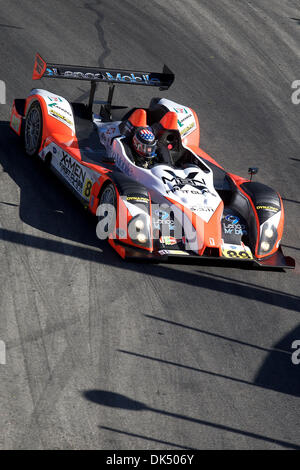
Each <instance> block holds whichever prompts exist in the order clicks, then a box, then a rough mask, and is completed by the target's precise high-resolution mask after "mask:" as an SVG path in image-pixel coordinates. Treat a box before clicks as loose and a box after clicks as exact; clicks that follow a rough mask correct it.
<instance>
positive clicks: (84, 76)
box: [32, 54, 175, 90]
mask: <svg viewBox="0 0 300 470" xmlns="http://www.w3.org/2000/svg"><path fill="white" fill-rule="evenodd" d="M44 77H47V78H64V79H67V78H69V79H73V80H85V81H90V82H103V83H108V84H126V85H143V86H154V87H159V88H160V90H167V89H168V88H169V87H170V86H171V85H172V83H173V81H174V78H175V76H174V74H173V73H172V72H171V70H170V69H169V68H168V67H167V66H166V65H164V68H163V71H162V73H157V72H138V71H135V70H123V69H108V68H103V67H84V66H80V65H79V66H76V65H62V64H49V63H47V62H46V61H45V60H44V59H43V58H42V57H41V56H40V55H39V54H36V57H35V63H34V69H33V75H32V79H33V80H38V79H40V78H44Z"/></svg>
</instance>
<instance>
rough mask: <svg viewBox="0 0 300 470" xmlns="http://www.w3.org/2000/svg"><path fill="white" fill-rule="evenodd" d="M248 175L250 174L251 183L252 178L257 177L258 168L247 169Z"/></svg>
mask: <svg viewBox="0 0 300 470" xmlns="http://www.w3.org/2000/svg"><path fill="white" fill-rule="evenodd" d="M248 173H249V174H250V181H252V176H253V175H257V173H258V168H254V167H250V168H248Z"/></svg>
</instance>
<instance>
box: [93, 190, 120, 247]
mask: <svg viewBox="0 0 300 470" xmlns="http://www.w3.org/2000/svg"><path fill="white" fill-rule="evenodd" d="M101 207H103V209H105V212H104V213H103V214H101V215H98V217H97V218H98V224H97V236H98V238H100V239H101V240H105V239H107V238H108V237H109V235H110V234H111V233H112V232H113V231H114V228H115V225H116V215H117V194H116V190H115V187H114V185H113V184H112V183H108V184H107V185H106V186H105V187H104V188H103V190H102V191H101V195H100V198H99V206H98V210H99V208H101ZM104 220H105V222H106V223H105V224H104V223H103V221H104Z"/></svg>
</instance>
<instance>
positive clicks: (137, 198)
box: [126, 196, 149, 203]
mask: <svg viewBox="0 0 300 470" xmlns="http://www.w3.org/2000/svg"><path fill="white" fill-rule="evenodd" d="M126 200H127V201H137V202H147V203H148V202H149V198H148V197H144V196H127V197H126Z"/></svg>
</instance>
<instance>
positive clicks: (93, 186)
mask: <svg viewBox="0 0 300 470" xmlns="http://www.w3.org/2000/svg"><path fill="white" fill-rule="evenodd" d="M42 77H48V78H53V79H56V78H61V79H73V80H82V81H89V82H90V84H91V89H90V97H89V102H88V104H83V103H70V102H69V101H68V100H66V99H65V98H64V97H62V96H59V95H57V94H54V93H52V92H50V91H47V90H44V89H33V90H32V91H31V92H30V94H29V96H28V97H27V98H26V99H15V100H14V103H13V107H12V114H11V121H10V126H11V128H12V129H13V131H14V132H16V133H17V134H18V135H19V136H20V137H21V138H22V139H23V142H24V147H25V152H26V154H27V155H29V156H38V157H39V158H40V159H42V160H43V161H44V163H45V165H47V166H48V167H49V168H50V169H51V170H52V171H54V172H55V173H56V174H57V176H58V177H59V178H60V179H61V180H62V181H63V182H64V183H65V184H66V185H67V186H68V188H69V189H70V190H71V191H72V192H73V193H74V195H75V196H76V197H77V198H78V199H79V200H80V201H81V202H82V204H83V205H84V206H85V207H86V208H88V210H89V211H90V212H91V213H92V214H94V215H95V216H96V217H97V218H98V223H97V228H96V232H97V235H98V237H99V238H100V239H104V238H107V240H108V242H109V244H110V245H111V246H112V247H113V248H114V249H115V250H116V251H117V253H118V254H119V255H120V256H121V257H122V258H124V259H127V258H142V259H150V260H155V261H166V260H168V259H170V258H172V257H175V258H176V257H181V258H185V259H210V260H216V259H221V260H231V261H232V260H239V261H245V262H249V263H252V264H253V263H255V264H258V265H259V266H261V267H268V268H270V267H278V268H293V267H294V266H295V262H294V260H293V259H292V258H290V257H285V256H284V255H283V253H282V250H281V246H280V242H281V239H282V234H283V226H284V209H283V204H282V199H281V197H280V195H279V194H278V193H277V192H276V191H274V190H273V189H271V188H269V187H268V186H266V185H265V184H262V183H259V182H256V181H255V182H254V181H252V175H253V174H254V173H255V172H256V169H254V168H252V169H249V170H250V173H251V177H250V179H245V178H242V177H239V176H236V175H234V174H231V173H229V172H227V171H225V170H224V169H223V168H222V167H221V166H220V165H219V164H218V163H217V162H216V161H215V160H214V159H213V158H212V157H210V156H209V155H208V154H207V153H206V152H204V151H203V150H202V149H201V148H200V147H199V144H200V127H199V121H198V117H197V115H196V113H195V111H194V110H193V109H191V108H190V107H187V106H184V105H181V104H178V103H176V102H174V101H171V100H169V99H166V98H153V99H152V100H151V102H150V104H149V107H148V108H133V109H128V108H126V107H124V106H113V105H112V99H113V92H114V88H115V85H116V84H125V85H137V86H146V87H154V88H156V89H159V90H161V91H163V90H167V89H169V87H170V86H171V85H172V83H173V81H174V78H175V77H174V74H173V73H172V72H171V70H170V69H169V68H168V67H167V66H164V68H163V71H162V73H153V72H138V71H132V70H123V69H122V70H121V69H107V68H99V67H83V66H69V65H60V64H50V63H47V62H46V61H45V60H44V59H43V58H42V57H41V56H40V55H39V54H37V55H36V58H35V64H34V71H33V77H32V78H33V80H38V79H41V78H42ZM98 83H103V84H104V83H106V84H108V86H109V91H108V97H107V100H106V101H104V102H102V105H101V107H100V109H99V110H98V112H96V111H95V109H94V108H95V104H96V102H95V101H94V97H95V92H96V88H97V85H98Z"/></svg>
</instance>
